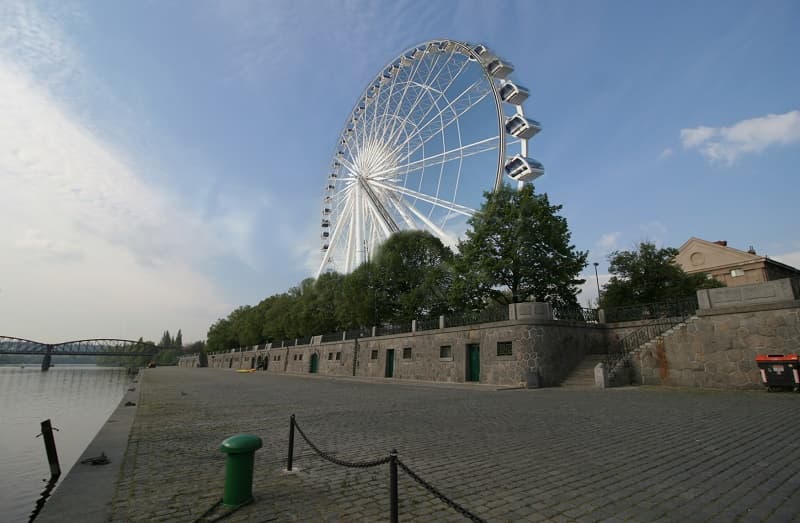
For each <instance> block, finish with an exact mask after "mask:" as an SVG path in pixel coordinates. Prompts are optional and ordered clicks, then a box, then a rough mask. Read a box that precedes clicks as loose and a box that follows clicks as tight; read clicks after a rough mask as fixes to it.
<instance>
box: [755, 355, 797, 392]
mask: <svg viewBox="0 0 800 523" xmlns="http://www.w3.org/2000/svg"><path fill="white" fill-rule="evenodd" d="M756 364H757V365H758V370H759V371H760V372H761V382H762V383H763V384H764V386H765V387H767V390H769V391H773V390H776V389H794V390H796V391H798V392H800V356H798V355H797V354H785V355H784V354H759V355H757V356H756Z"/></svg>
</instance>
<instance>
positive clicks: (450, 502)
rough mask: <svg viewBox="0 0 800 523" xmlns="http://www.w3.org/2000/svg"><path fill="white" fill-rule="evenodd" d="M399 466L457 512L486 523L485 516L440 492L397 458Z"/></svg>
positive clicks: (477, 521) (478, 522) (480, 522)
mask: <svg viewBox="0 0 800 523" xmlns="http://www.w3.org/2000/svg"><path fill="white" fill-rule="evenodd" d="M397 466H398V467H400V468H401V469H403V472H405V473H406V474H408V475H409V476H411V479H413V480H414V481H416V482H417V483H419V484H420V485H422V488H424V489H425V490H427V491H428V492H430V493H431V494H433V495H434V496H435V497H437V498H438V499H439V501H441V502H442V503H444V504H445V505H447V506H448V507H450V508H452V509H453V510H455V511H456V512H458V513H459V514H461V515H462V516H464V517H465V518H467V519H469V520H472V521H475V522H476V523H486V520H485V519H483V518H481V517H479V516H476V515H475V514H473V513H472V512H470V511H469V510H467V509H465V508H464V507H462V506H461V505H459V504H458V503H456V502H455V501H453V500H452V499H450V498H448V497H447V496H445V495H444V494H442V493H441V492H439V490H438V489H437V488H436V487H434V486H433V485H431V484H430V483H428V482H427V481H425V480H424V479H422V478H421V477H419V476H418V475H417V474H416V473H415V472H414V471H413V470H411V469H410V468H408V466H407V465H406V464H405V463H403V462H402V461H400V460H399V459H398V460H397Z"/></svg>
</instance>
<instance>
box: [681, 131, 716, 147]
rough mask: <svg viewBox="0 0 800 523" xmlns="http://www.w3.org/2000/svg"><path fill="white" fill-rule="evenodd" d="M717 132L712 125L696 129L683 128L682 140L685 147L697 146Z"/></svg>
mask: <svg viewBox="0 0 800 523" xmlns="http://www.w3.org/2000/svg"><path fill="white" fill-rule="evenodd" d="M716 134H717V130H716V129H713V128H711V127H703V126H701V127H696V128H694V129H681V142H682V143H683V146H684V147H687V148H688V147H697V146H698V145H700V144H702V143H703V142H705V141H708V140H709V139H711V137H713V136H714V135H716Z"/></svg>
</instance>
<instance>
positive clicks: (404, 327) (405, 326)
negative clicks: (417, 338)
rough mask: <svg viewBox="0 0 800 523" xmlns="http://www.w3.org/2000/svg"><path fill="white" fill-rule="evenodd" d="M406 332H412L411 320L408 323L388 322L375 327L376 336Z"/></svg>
mask: <svg viewBox="0 0 800 523" xmlns="http://www.w3.org/2000/svg"><path fill="white" fill-rule="evenodd" d="M405 332H411V322H408V323H405V322H403V323H395V324H392V323H387V324H384V325H378V326H377V327H375V335H376V336H386V335H389V334H402V333H405Z"/></svg>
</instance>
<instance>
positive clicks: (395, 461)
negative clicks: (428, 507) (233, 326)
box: [287, 414, 486, 523]
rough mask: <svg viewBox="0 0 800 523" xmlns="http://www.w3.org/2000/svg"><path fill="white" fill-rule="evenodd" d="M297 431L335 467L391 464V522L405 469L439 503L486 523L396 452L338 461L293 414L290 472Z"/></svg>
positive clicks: (396, 507) (290, 425)
mask: <svg viewBox="0 0 800 523" xmlns="http://www.w3.org/2000/svg"><path fill="white" fill-rule="evenodd" d="M295 430H297V432H299V433H300V436H302V438H303V440H305V442H306V443H308V446H309V447H311V449H312V450H313V451H314V452H315V453H316V454H317V455H318V456H320V457H321V458H323V459H325V460H327V461H330V462H331V463H333V464H335V465H341V466H343V467H349V468H369V467H377V466H379V465H384V464H386V463H389V465H390V467H389V468H390V483H391V485H390V491H391V503H390V505H391V521H392V522H393V523H396V522H397V521H398V513H397V509H398V499H397V468H398V467H399V468H401V469H403V471H404V472H405V473H406V474H408V475H409V476H410V477H411V479H413V480H414V481H416V482H417V483H419V484H420V485H421V486H422V487H423V488H424V489H425V490H427V491H428V492H430V493H431V494H433V496H434V497H436V498H437V499H438V500H439V501H441V502H443V503H444V504H445V505H447V506H448V507H450V508H452V509H453V510H455V511H456V512H458V513H459V514H461V515H462V516H464V517H465V518H467V519H469V520H471V521H475V522H476V523H486V520H485V519H483V518H481V517H479V516H476V515H475V514H473V513H472V512H470V511H469V510H467V509H465V508H464V507H462V506H461V505H459V504H458V503H456V502H455V501H453V500H452V499H450V498H448V497H447V496H445V495H444V494H442V493H441V492H439V490H438V489H437V488H436V487H434V486H433V485H431V484H430V483H428V482H427V481H425V480H424V479H422V478H421V477H419V476H418V475H417V473H416V472H414V471H413V470H411V469H410V468H408V466H407V465H406V464H405V463H403V462H402V461H400V459H399V458H398V457H397V451H396V450H392V452H391V454H389V455H388V456H387V457H385V458H379V459H375V460H371V461H344V460H341V459H338V458H336V457H334V456H331V455H330V454H328V453H327V452H325V451H323V450H320V449H319V447H317V446H316V445H314V444H313V443H312V442H311V440H309V439H308V436H306V435H305V433H304V432H303V429H301V428H300V425H298V424H297V420H296V419H295V416H294V414H292V416H291V418H290V421H289V458H288V461H287V469H288V470H290V471H291V470H292V460H293V455H294V431H295Z"/></svg>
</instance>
